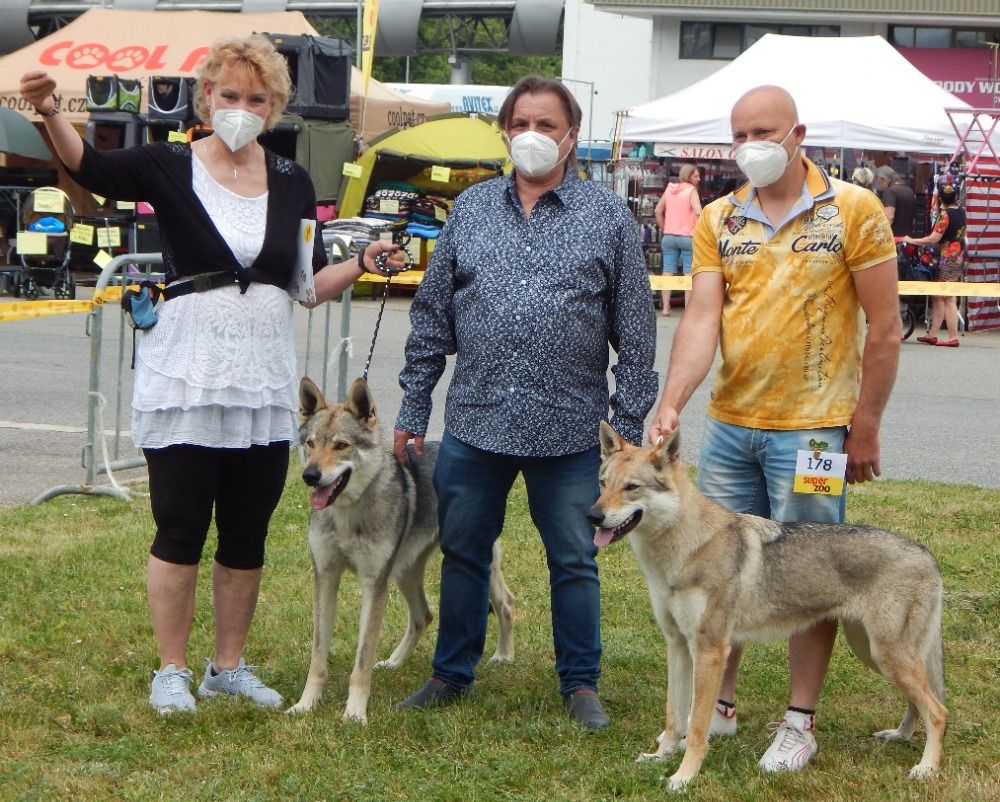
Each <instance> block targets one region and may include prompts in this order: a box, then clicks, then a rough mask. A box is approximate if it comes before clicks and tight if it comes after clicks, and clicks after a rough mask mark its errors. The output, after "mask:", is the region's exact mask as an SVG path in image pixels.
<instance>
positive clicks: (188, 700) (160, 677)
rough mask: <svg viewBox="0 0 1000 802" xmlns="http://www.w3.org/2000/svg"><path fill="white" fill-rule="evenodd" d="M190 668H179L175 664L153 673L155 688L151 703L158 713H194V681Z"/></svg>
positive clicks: (151, 690)
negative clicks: (192, 684)
mask: <svg viewBox="0 0 1000 802" xmlns="http://www.w3.org/2000/svg"><path fill="white" fill-rule="evenodd" d="M193 676H194V675H192V673H191V669H190V668H178V667H177V666H176V665H174V664H173V663H170V664H169V665H166V666H164V667H163V669H162V670H160V671H154V672H153V686H152V688H151V689H150V692H149V703H150V704H151V705H152V706H153V707H155V708H156V712H157V713H193V712H194V710H195V703H194V697H193V696H192V695H191V681H192V679H193Z"/></svg>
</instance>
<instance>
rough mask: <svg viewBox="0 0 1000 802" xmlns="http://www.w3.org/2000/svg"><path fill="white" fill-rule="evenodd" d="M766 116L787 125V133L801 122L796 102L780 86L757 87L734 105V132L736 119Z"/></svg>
mask: <svg viewBox="0 0 1000 802" xmlns="http://www.w3.org/2000/svg"><path fill="white" fill-rule="evenodd" d="M762 115H766V116H767V117H768V118H772V119H774V120H775V122H780V123H787V124H786V125H785V130H786V131H787V130H788V129H789V128H791V127H792V126H793V125H795V124H796V123H797V122H798V121H799V111H798V109H797V108H796V107H795V100H794V99H793V98H792V96H791V95H790V94H788V91H787V90H785V89H782V88H781V87H780V86H757V87H754V88H753V89H751V90H750V91H749V92H747V93H745V94H744V95H743V96H742V97H741V98H740V99H739V100H737V101H736V103H735V105H733V112H732V117H731V120H732V121H733V132H734V133H735V132H736V122H735V121H736V119H737V118H740V119H743V118H745V117H747V116H752V117H758V116H762Z"/></svg>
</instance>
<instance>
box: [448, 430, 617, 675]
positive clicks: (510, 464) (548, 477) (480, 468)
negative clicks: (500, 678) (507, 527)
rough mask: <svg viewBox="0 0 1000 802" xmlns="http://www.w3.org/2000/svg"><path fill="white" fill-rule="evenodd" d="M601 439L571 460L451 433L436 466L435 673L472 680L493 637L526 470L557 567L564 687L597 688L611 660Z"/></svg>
mask: <svg viewBox="0 0 1000 802" xmlns="http://www.w3.org/2000/svg"><path fill="white" fill-rule="evenodd" d="M599 464H600V452H599V449H598V447H597V446H594V447H593V448H591V449H589V450H587V451H583V452H580V453H579V454H569V455H566V456H562V457H515V456H507V455H504V454H494V453H491V452H489V451H482V450H480V449H478V448H474V447H472V446H470V445H467V444H466V443H463V442H462V441H460V440H458V439H456V438H455V437H453V436H451V435H450V434H448V433H447V432H445V435H444V438H443V439H442V442H441V450H440V452H439V453H438V461H437V467H436V468H435V469H434V489H435V490H436V491H437V498H438V521H439V523H440V525H441V551H442V552H443V554H444V559H443V560H442V562H441V601H440V613H439V619H440V623H439V627H438V637H437V647H436V649H435V652H434V662H433V675H434V676H435V677H436V678H438V679H440V680H442V681H444V682H447V683H448V684H450V685H454V686H456V687H458V688H468V687H469V686H470V685H471V684H472V680H473V677H474V673H473V672H474V669H475V667H476V664H477V663H478V662H479V660H480V658H481V657H482V654H483V647H484V646H485V643H486V617H487V613H488V611H489V577H490V562H491V561H492V556H493V555H492V552H493V543H494V541H495V540H496V539H497V537H498V536H499V535H500V531H501V530H502V529H503V523H504V513H505V511H506V506H507V495H508V494H509V492H510V488H511V486H512V485H513V484H514V479H515V478H516V477H517V474H518V473H522V474H523V475H524V482H525V484H526V486H527V489H528V506H529V509H530V511H531V519H532V521H534V523H535V526H536V527H538V532H539V534H540V535H541V537H542V543H543V544H544V546H545V555H546V559H547V561H548V566H549V586H550V588H551V596H552V600H551V606H552V640H553V644H554V646H555V654H556V673H557V674H558V675H559V692H560V693H562V694H564V695H565V694H568V693H571V692H572V691H574V690H576V689H578V688H581V687H588V688H595V689H596V687H597V678H598V677H599V676H600V673H601V671H600V662H601V585H600V580H599V579H598V575H597V562H596V561H595V559H594V558H595V556H596V554H597V548H596V546H594V528H593V527H592V526H591V525H590V523H589V522H588V521H587V517H586V516H587V511H588V510H589V509H590V507H591V506H592V505H593V504H594V502H595V501H596V500H597V497H598V495H599V490H598V486H597V471H598V467H599Z"/></svg>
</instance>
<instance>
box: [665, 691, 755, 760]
mask: <svg viewBox="0 0 1000 802" xmlns="http://www.w3.org/2000/svg"><path fill="white" fill-rule="evenodd" d="M735 734H736V708H735V707H726V706H725V705H721V704H719V703H718V702H716V703H715V707H714V708H713V709H712V720H711V721H710V722H709V725H708V740H710V741H711V740H712V739H713V738H730V737H732V736H733V735H735ZM664 735H666V733H664V732H661V733H660V734H659V735H658V736H657V738H656V742H657V743H660V741H662V740H663V736H664ZM686 747H687V736H685V737H683V738H681V742H680V743H679V744H677V748H678V749H685V748H686Z"/></svg>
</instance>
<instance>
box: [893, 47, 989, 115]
mask: <svg viewBox="0 0 1000 802" xmlns="http://www.w3.org/2000/svg"><path fill="white" fill-rule="evenodd" d="M897 49H898V50H899V52H900V54H901V55H902V56H903V57H904V58H906V60H907V61H909V62H910V63H911V64H912V65H913V66H914V67H916V68H917V69H918V70H920V71H921V72H922V73H923V74H924V75H926V76H927V77H928V78H930V79H931V80H932V81H934V83H936V84H937V85H938V86H940V87H941V88H942V89H944V90H945V91H946V92H951V93H952V94H953V95H955V96H956V97H958V98H961V99H962V100H964V101H965V102H966V103H968V104H969V105H970V106H972V107H973V108H976V109H990V108H993V107H994V106H1000V80H997V77H996V76H995V75H994V69H993V57H992V54H991V51H990V50H989V48H985V47H982V48H973V47H954V48H944V47H900V48H897ZM914 100H915V101H918V102H919V98H914Z"/></svg>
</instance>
